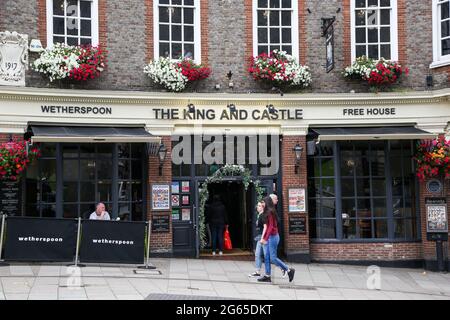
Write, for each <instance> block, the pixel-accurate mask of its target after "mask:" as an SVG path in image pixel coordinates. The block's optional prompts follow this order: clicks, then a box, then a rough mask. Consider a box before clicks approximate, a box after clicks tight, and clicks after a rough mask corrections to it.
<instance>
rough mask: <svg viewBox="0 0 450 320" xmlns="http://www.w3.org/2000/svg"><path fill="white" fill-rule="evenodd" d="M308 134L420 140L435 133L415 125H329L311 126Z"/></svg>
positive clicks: (365, 138)
mask: <svg viewBox="0 0 450 320" xmlns="http://www.w3.org/2000/svg"><path fill="white" fill-rule="evenodd" d="M308 136H310V137H314V138H317V137H318V138H319V139H320V140H322V141H327V140H328V141H329V140H333V141H335V140H376V139H380V140H420V139H434V138H436V136H437V135H436V134H434V133H431V132H427V131H424V130H420V129H417V128H415V127H409V126H408V127H406V126H405V127H389V126H388V127H343V128H337V127H333V128H332V127H330V128H311V129H310V130H309V134H308Z"/></svg>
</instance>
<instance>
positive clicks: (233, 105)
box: [227, 103, 236, 112]
mask: <svg viewBox="0 0 450 320" xmlns="http://www.w3.org/2000/svg"><path fill="white" fill-rule="evenodd" d="M227 107H228V108H229V109H230V111H231V112H236V105H235V104H234V103H231V104H228V105H227Z"/></svg>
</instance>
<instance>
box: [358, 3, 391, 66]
mask: <svg viewBox="0 0 450 320" xmlns="http://www.w3.org/2000/svg"><path fill="white" fill-rule="evenodd" d="M391 8H392V10H391V25H390V28H391V59H390V61H398V57H399V54H398V3H397V0H391ZM355 10H356V6H355V0H351V1H350V21H351V22H350V28H351V32H350V34H351V40H350V42H351V52H352V62H354V61H355V60H356V25H355V24H356V22H355ZM366 40H368V39H366ZM378 40H379V39H378ZM377 43H378V44H379V43H380V41H378V42H377Z"/></svg>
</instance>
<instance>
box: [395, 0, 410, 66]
mask: <svg viewBox="0 0 450 320" xmlns="http://www.w3.org/2000/svg"><path fill="white" fill-rule="evenodd" d="M397 12H398V61H399V62H400V64H402V65H406V64H407V61H408V57H407V53H406V49H407V48H406V0H398V2H397Z"/></svg>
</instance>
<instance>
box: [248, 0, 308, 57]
mask: <svg viewBox="0 0 450 320" xmlns="http://www.w3.org/2000/svg"><path fill="white" fill-rule="evenodd" d="M252 20H253V21H252V32H253V56H255V57H256V56H258V0H252ZM291 21H292V25H291V30H292V35H291V39H292V41H291V45H292V56H293V57H294V58H295V59H297V61H300V60H299V59H300V45H299V11H298V1H297V0H292V19H291ZM280 23H281V22H280ZM280 37H281V35H280ZM280 42H281V38H280ZM269 47H270V45H269Z"/></svg>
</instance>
